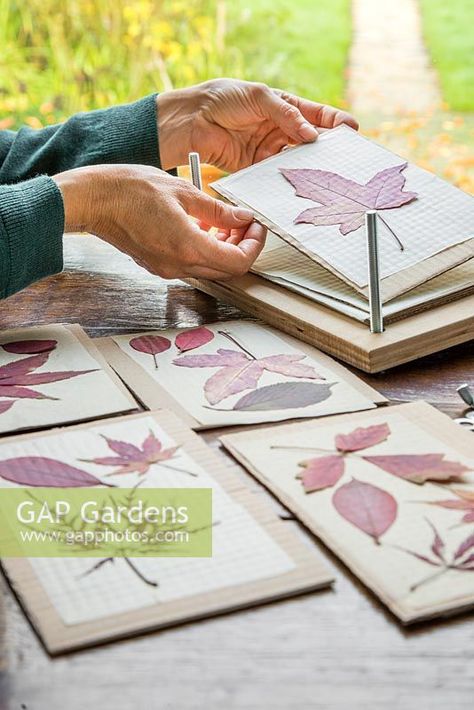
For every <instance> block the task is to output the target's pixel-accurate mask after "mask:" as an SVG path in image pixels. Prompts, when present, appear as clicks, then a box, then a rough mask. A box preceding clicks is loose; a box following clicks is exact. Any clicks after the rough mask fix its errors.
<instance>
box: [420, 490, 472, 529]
mask: <svg viewBox="0 0 474 710" xmlns="http://www.w3.org/2000/svg"><path fill="white" fill-rule="evenodd" d="M452 493H454V494H455V495H456V496H457V498H447V499H446V500H435V501H426V502H427V503H429V505H437V506H438V507H440V508H445V509H447V510H460V511H464V515H463V517H462V522H463V523H474V491H463V490H462V489H461V488H454V489H453V490H452Z"/></svg>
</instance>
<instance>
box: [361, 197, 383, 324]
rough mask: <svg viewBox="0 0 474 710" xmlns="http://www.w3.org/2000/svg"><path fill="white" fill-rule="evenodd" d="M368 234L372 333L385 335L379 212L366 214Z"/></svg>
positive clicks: (373, 211)
mask: <svg viewBox="0 0 474 710" xmlns="http://www.w3.org/2000/svg"><path fill="white" fill-rule="evenodd" d="M365 228H366V232H367V264H368V275H369V309H370V331H371V332H372V333H383V313H382V297H381V293H380V270H379V248H378V240H377V212H376V211H375V210H369V211H368V212H366V213H365Z"/></svg>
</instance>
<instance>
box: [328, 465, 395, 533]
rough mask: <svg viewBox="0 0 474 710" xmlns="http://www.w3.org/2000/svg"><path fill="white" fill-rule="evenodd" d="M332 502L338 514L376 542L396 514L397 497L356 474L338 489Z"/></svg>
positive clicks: (392, 521)
mask: <svg viewBox="0 0 474 710" xmlns="http://www.w3.org/2000/svg"><path fill="white" fill-rule="evenodd" d="M332 502H333V505H334V507H335V508H336V510H337V512H338V513H339V515H341V516H342V517H343V518H344V519H345V520H347V521H348V522H349V523H352V525H355V526H356V527H357V528H359V530H362V531H363V532H365V533H367V535H370V536H371V537H373V538H374V540H375V541H376V542H379V539H380V537H381V536H382V535H383V534H384V533H385V532H387V530H389V529H390V527H391V526H392V525H393V523H394V522H395V520H396V517H397V510H398V505H397V501H396V500H395V498H394V497H393V496H392V495H390V493H387V491H384V490H382V489H381V488H378V487H377V486H373V485H372V484H371V483H364V482H363V481H358V480H356V479H355V478H354V479H352V481H351V482H350V483H345V484H344V485H343V486H341V487H340V488H338V489H337V490H336V492H335V493H334V495H333V497H332Z"/></svg>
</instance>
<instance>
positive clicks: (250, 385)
mask: <svg viewBox="0 0 474 710" xmlns="http://www.w3.org/2000/svg"><path fill="white" fill-rule="evenodd" d="M262 373H263V368H262V367H261V365H260V364H259V362H258V361H257V360H247V359H245V360H244V361H243V364H239V365H233V366H227V367H223V368H222V369H220V370H218V371H217V372H216V373H215V375H212V377H210V378H209V379H208V380H207V382H206V383H205V385H204V394H205V397H206V399H207V401H208V402H209V404H218V403H219V402H221V401H222V400H223V399H225V398H226V397H230V396H231V395H233V394H238V393H239V392H243V391H244V390H247V389H254V388H255V387H256V386H257V384H258V381H259V379H260V377H261V375H262Z"/></svg>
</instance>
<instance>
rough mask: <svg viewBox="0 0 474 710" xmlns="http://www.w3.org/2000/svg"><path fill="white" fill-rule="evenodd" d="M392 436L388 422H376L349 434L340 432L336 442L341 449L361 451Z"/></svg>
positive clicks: (337, 447)
mask: <svg viewBox="0 0 474 710" xmlns="http://www.w3.org/2000/svg"><path fill="white" fill-rule="evenodd" d="M389 436H390V428H389V426H388V424H385V423H384V424H374V425H373V426H368V427H359V428H358V429H354V431H351V432H350V433H349V434H338V435H337V436H336V437H335V439H334V442H335V444H336V449H338V450H339V451H360V450H361V449H368V448H369V447H370V446H375V444H380V443H381V442H382V441H385V439H387V438H388V437H389Z"/></svg>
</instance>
